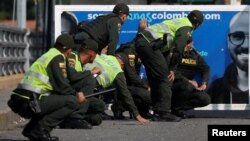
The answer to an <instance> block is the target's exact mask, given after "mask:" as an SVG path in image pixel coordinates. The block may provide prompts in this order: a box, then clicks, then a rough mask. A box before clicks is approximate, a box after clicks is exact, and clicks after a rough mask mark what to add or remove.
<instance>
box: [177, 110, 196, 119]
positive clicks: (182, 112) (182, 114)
mask: <svg viewBox="0 0 250 141" xmlns="http://www.w3.org/2000/svg"><path fill="white" fill-rule="evenodd" d="M172 114H174V115H176V116H177V117H180V118H182V119H186V118H194V117H195V116H194V115H187V114H185V113H184V111H172Z"/></svg>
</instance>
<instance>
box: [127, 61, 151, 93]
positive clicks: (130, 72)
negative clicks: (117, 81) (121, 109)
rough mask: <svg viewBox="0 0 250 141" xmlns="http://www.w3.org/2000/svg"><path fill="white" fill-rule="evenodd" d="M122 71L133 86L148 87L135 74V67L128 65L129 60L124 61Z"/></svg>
mask: <svg viewBox="0 0 250 141" xmlns="http://www.w3.org/2000/svg"><path fill="white" fill-rule="evenodd" d="M124 72H125V76H126V79H128V81H129V82H131V84H132V85H133V86H136V87H142V88H145V89H147V88H148V86H147V85H146V84H145V83H144V82H143V81H142V79H141V78H140V77H139V75H138V74H137V72H136V70H135V68H134V67H132V66H130V64H129V62H126V63H125V69H124Z"/></svg>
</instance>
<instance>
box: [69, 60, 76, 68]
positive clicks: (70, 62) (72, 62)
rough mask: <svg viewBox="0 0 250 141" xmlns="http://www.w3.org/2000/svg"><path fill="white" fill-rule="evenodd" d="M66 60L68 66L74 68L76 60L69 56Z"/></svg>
mask: <svg viewBox="0 0 250 141" xmlns="http://www.w3.org/2000/svg"><path fill="white" fill-rule="evenodd" d="M68 61H69V66H70V67H72V68H75V63H76V60H75V59H73V58H69V59H68Z"/></svg>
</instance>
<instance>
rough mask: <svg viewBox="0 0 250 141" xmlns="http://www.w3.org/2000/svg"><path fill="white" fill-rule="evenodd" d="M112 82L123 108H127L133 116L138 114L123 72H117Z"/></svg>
mask: <svg viewBox="0 0 250 141" xmlns="http://www.w3.org/2000/svg"><path fill="white" fill-rule="evenodd" d="M114 84H115V87H116V89H117V91H118V93H117V94H118V95H117V97H118V99H119V100H120V101H121V102H122V104H123V105H124V106H125V108H127V109H128V110H129V111H130V112H132V113H133V115H134V116H135V117H136V116H137V115H139V112H138V110H137V107H136V106H135V103H134V100H133V98H132V96H131V93H130V91H129V90H128V87H127V83H126V78H125V76H124V73H123V72H120V73H118V74H117V76H116V78H115V80H114Z"/></svg>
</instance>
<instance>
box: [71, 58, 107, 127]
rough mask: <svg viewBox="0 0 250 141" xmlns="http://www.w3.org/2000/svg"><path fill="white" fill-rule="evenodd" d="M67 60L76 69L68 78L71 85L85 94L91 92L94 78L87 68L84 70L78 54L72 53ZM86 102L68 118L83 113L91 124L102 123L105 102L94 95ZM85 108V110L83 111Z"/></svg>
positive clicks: (94, 81)
mask: <svg viewBox="0 0 250 141" xmlns="http://www.w3.org/2000/svg"><path fill="white" fill-rule="evenodd" d="M68 61H69V64H70V67H71V68H72V69H73V70H75V71H77V73H74V74H73V76H71V78H70V81H71V85H72V87H74V88H75V89H76V90H79V91H83V92H84V95H85V96H87V95H90V94H92V93H93V91H94V88H95V87H96V80H95V79H94V77H93V76H92V75H91V72H90V71H89V70H84V65H83V64H82V63H81V62H80V58H79V55H77V53H72V54H71V56H70V57H69V59H68ZM73 70H72V71H73ZM79 76H81V77H79ZM87 103H88V106H86V107H85V108H83V109H82V111H80V110H79V111H76V112H74V113H73V114H72V115H71V116H70V118H76V117H77V115H79V114H84V115H83V116H84V119H85V120H87V121H88V122H89V123H91V124H92V125H100V124H101V123H102V118H101V113H103V112H104V110H105V103H104V102H103V101H102V100H101V99H97V98H95V97H91V98H88V99H87ZM85 109H86V111H87V112H84V110H85Z"/></svg>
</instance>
